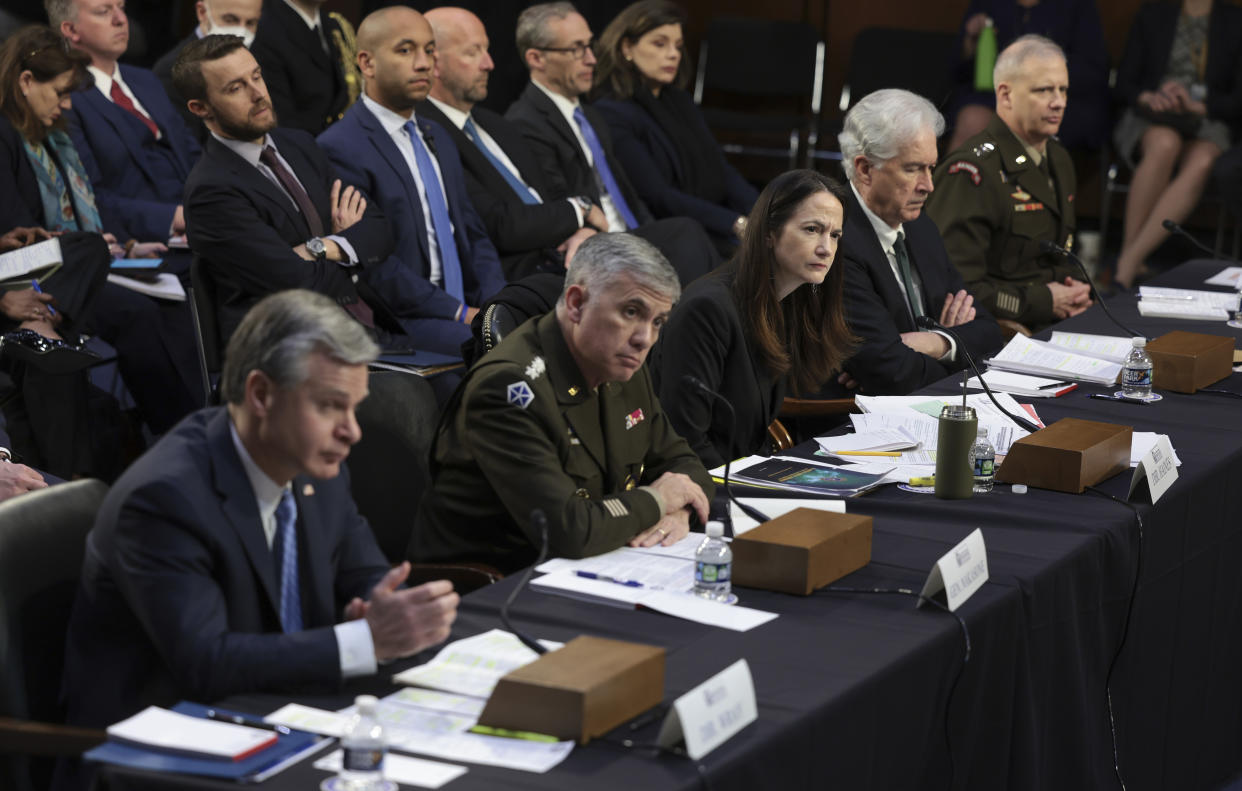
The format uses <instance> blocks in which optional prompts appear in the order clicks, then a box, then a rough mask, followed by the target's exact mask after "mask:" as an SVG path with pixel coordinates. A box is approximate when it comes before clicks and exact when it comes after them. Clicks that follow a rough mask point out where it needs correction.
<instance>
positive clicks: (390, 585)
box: [64, 290, 458, 727]
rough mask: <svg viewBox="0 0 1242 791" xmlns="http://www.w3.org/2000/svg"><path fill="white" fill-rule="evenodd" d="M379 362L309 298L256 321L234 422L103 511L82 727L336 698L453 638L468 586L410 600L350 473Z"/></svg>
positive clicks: (75, 689)
mask: <svg viewBox="0 0 1242 791" xmlns="http://www.w3.org/2000/svg"><path fill="white" fill-rule="evenodd" d="M378 352H379V349H378V348H377V347H376V345H375V343H374V342H373V341H372V340H371V339H370V338H369V337H368V336H367V334H366V332H365V330H363V329H362V328H361V327H359V326H358V325H357V324H356V323H354V322H353V321H351V320H350V319H349V318H348V317H346V316H345V315H344V314H342V313H341V312H340V310H339V309H338V308H337V307H336V305H335V304H334V303H333V302H332V301H331V300H329V299H327V298H326V297H323V296H321V295H318V294H313V293H311V292H307V291H301V290H295V291H288V292H284V293H281V294H277V295H274V296H272V297H269V298H268V299H266V300H264V301H262V302H261V303H259V305H257V306H256V307H255V309H254V310H253V311H252V312H251V313H250V314H249V315H248V316H247V317H246V319H245V320H243V322H242V324H241V326H240V327H239V329H238V331H237V334H236V335H235V336H234V337H233V339H232V341H231V342H230V346H229V349H228V354H227V355H226V357H225V367H224V373H223V377H222V379H221V388H222V394H223V397H224V399H225V401H226V406H224V407H214V408H208V409H204V410H202V411H200V412H197V413H195V414H194V415H192V416H190V417H189V418H187V419H186V420H185V421H183V422H182V423H180V424H179V425H178V426H177V428H176V429H175V430H173V431H172V432H170V433H169V434H168V435H167V436H165V437H164V438H163V439H162V440H160V442H159V443H157V444H156V445H155V446H154V447H153V448H152V449H151V450H150V451H149V452H148V453H147V454H145V455H144V456H143V457H142V458H140V459H139V460H138V461H137V462H135V463H134V464H133V466H131V467H130V468H129V469H128V470H127V471H126V472H125V474H124V475H122V476H121V478H120V479H119V480H118V481H117V482H116V484H114V485H113V487H112V489H111V491H110V492H109V493H108V496H107V498H106V499H105V500H104V503H103V505H102V506H101V507H100V510H99V515H98V517H97V519H96V522H95V527H94V529H93V530H92V531H91V533H90V535H89V536H88V538H87V550H86V560H85V564H84V568H83V573H82V581H81V584H80V587H79V591H78V597H77V600H76V602H75V604H74V609H73V613H72V615H71V617H70V623H69V632H68V641H67V644H66V647H65V671H64V697H65V703H66V705H67V710H68V718H69V721H70V722H73V723H76V724H79V725H87V726H91V727H103V726H105V725H107V724H109V723H112V722H115V721H117V720H119V719H121V718H123V717H127V716H129V715H131V714H133V713H135V712H136V711H138V710H139V709H141V708H142V707H143V706H145V705H148V704H151V703H154V704H158V705H169V704H171V703H174V702H176V701H177V700H179V699H183V698H188V699H191V700H202V701H213V700H218V699H220V698H222V697H226V696H229V695H236V694H240V693H246V692H260V691H272V690H281V689H286V690H287V689H292V688H305V687H308V686H315V687H327V688H332V687H335V686H337V685H338V684H339V683H340V682H341V681H342V680H344V679H349V678H352V677H355V676H362V675H369V674H372V673H374V672H375V671H376V669H377V663H379V662H384V661H388V660H391V659H395V658H398V657H402V656H408V655H410V654H413V653H415V652H418V651H421V650H422V649H424V648H427V647H428V646H431V645H434V644H436V643H439V642H440V641H442V640H444V639H445V638H446V637H447V636H448V633H449V626H450V624H451V623H452V621H453V619H454V618H455V616H456V610H457V601H458V597H457V595H456V594H454V593H453V592H452V585H451V583H449V582H447V581H443V580H440V581H435V582H430V583H427V584H425V585H422V586H419V587H416V588H409V589H401V588H400V586H401V584H402V583H403V582H404V581H405V579H406V577H407V575H408V574H409V570H410V567H409V565H408V564H402V565H401V566H398V567H396V568H394V569H391V570H390V569H389V568H388V564H387V562H386V561H385V559H384V556H383V554H382V553H381V552H380V550H379V547H378V546H377V544H376V542H375V536H374V535H373V534H372V532H371V530H370V527H369V526H368V525H367V522H366V520H365V519H364V518H362V517H361V516H360V515H359V514H358V510H357V508H356V507H355V505H354V502H353V499H352V497H351V495H350V486H349V475H348V473H347V472H346V471H344V470H343V469H342V462H344V461H345V459H346V457H347V456H348V455H349V450H350V447H351V446H352V445H353V444H354V443H355V442H357V441H358V439H359V438H360V432H359V430H358V423H357V420H356V419H355V417H354V410H355V408H356V407H357V405H358V403H359V402H360V401H361V400H362V399H363V398H365V397H366V395H367V364H368V363H369V362H371V361H373V360H374V359H375V357H376V355H377V354H378ZM364 597H365V600H364Z"/></svg>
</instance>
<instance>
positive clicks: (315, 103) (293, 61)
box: [252, 0, 362, 135]
mask: <svg viewBox="0 0 1242 791" xmlns="http://www.w3.org/2000/svg"><path fill="white" fill-rule="evenodd" d="M323 2H324V0H264V2H263V17H262V19H261V20H260V22H259V32H258V34H257V35H256V36H255V39H254V47H253V48H252V49H253V50H254V56H255V58H256V59H257V60H258V61H259V65H261V66H262V67H263V79H264V80H266V81H267V84H268V89H269V90H270V91H271V96H272V106H273V107H275V109H276V115H277V116H278V117H279V118H280V123H281V124H282V125H283V126H291V127H294V128H297V129H302V130H304V131H306V132H310V133H311V134H312V135H317V134H319V133H320V132H322V131H323V130H324V129H327V128H328V126H330V125H331V124H333V123H335V122H337V121H339V120H340V119H341V116H342V115H344V113H345V110H346V109H347V108H348V107H349V106H350V105H351V104H353V102H354V100H355V99H357V98H358V94H359V92H360V91H361V87H362V86H361V82H360V79H359V77H358V70H357V66H356V64H355V63H354V56H355V49H356V46H355V43H354V29H353V26H351V25H350V24H349V22H348V21H347V20H346V19H345V17H343V16H341V15H340V14H337V13H328V14H325V13H323V12H322V9H321V6H322V5H323Z"/></svg>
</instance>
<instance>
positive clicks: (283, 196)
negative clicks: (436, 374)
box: [173, 36, 400, 338]
mask: <svg viewBox="0 0 1242 791" xmlns="http://www.w3.org/2000/svg"><path fill="white" fill-rule="evenodd" d="M173 79H174V81H175V82H176V85H177V90H178V91H180V92H181V95H182V96H185V97H186V99H187V100H188V102H189V106H190V109H191V110H192V111H193V112H194V114H195V115H197V116H198V117H199V118H202V119H203V123H204V124H205V125H206V126H207V129H208V130H209V131H210V132H211V136H210V138H209V139H208V140H207V148H206V151H205V153H204V154H203V157H202V159H200V160H199V163H198V165H196V166H195V168H194V170H193V171H192V172H191V173H190V178H189V179H188V181H187V182H186V194H185V201H186V215H187V217H192V218H194V220H193V222H192V224H191V225H190V234H189V241H190V248H191V249H192V250H193V251H194V253H195V254H196V255H198V256H200V258H201V260H202V262H203V264H204V267H205V270H206V272H207V273H208V274H209V276H210V277H211V278H212V280H214V281H215V285H216V289H217V294H218V310H219V313H220V317H219V318H220V328H221V332H222V334H223V337H224V338H228V336H229V335H230V334H231V333H232V331H233V329H234V328H235V327H236V326H237V324H238V322H239V321H240V320H241V317H242V315H244V314H245V312H246V311H247V310H248V309H249V308H250V307H251V306H252V305H254V303H256V302H258V301H259V300H260V299H261V298H263V297H265V296H267V295H268V294H271V293H273V292H276V291H283V290H285V289H289V288H306V289H310V290H311V291H317V292H319V293H321V294H326V295H327V296H329V297H332V298H333V299H335V300H336V301H337V302H338V304H340V305H341V306H342V307H344V308H345V309H346V310H348V311H349V312H350V313H351V314H352V315H353V316H354V317H355V318H357V319H358V320H359V321H361V322H362V323H363V324H366V325H367V326H368V327H370V328H374V327H375V318H376V317H375V315H374V314H373V313H372V307H375V308H378V309H380V318H381V320H383V319H384V318H386V314H385V309H386V306H385V305H384V304H383V302H382V300H380V299H379V297H378V296H377V295H374V294H373V293H368V294H367V299H368V300H369V301H370V302H371V304H370V305H368V302H367V301H364V300H363V299H362V298H361V297H360V295H359V292H358V288H359V286H358V284H357V283H358V278H357V276H356V275H357V272H356V271H355V270H356V268H357V267H365V266H373V265H376V264H378V263H380V262H382V261H384V260H385V259H386V258H388V256H389V254H390V253H391V252H392V247H393V241H392V233H391V232H390V230H389V227H388V223H387V221H386V220H385V219H384V216H383V214H381V213H380V212H379V210H378V209H376V208H375V207H374V206H371V205H368V204H367V201H366V200H365V199H364V198H363V197H362V194H361V193H360V192H358V191H356V190H355V189H354V188H353V187H352V186H347V185H343V184H342V183H341V182H340V180H339V179H337V178H336V176H335V173H334V171H333V169H332V166H331V164H329V162H328V159H327V157H326V156H325V155H324V154H323V152H322V151H320V150H319V148H318V146H316V145H315V141H314V140H313V139H312V138H311V137H310V136H309V135H308V134H306V133H305V132H301V131H299V130H294V129H276V114H275V112H274V110H273V108H272V104H271V101H270V100H269V99H268V93H267V86H266V85H265V84H264V80H263V74H262V72H261V71H260V69H259V64H258V63H257V62H256V61H255V58H254V56H253V55H251V54H250V52H249V51H248V50H247V49H246V48H245V47H244V46H243V45H242V42H241V39H239V38H237V37H236V36H207V37H205V38H203V39H200V40H198V41H195V42H193V43H191V44H190V45H189V46H187V47H186V48H185V50H184V51H183V52H182V53H181V57H180V58H179V59H178V61H177V63H176V65H175V66H174V67H173ZM384 329H387V330H390V331H399V330H400V328H399V327H398V326H393V325H392V324H386V325H385V327H384Z"/></svg>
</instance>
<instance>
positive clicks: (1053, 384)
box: [966, 368, 1074, 398]
mask: <svg viewBox="0 0 1242 791" xmlns="http://www.w3.org/2000/svg"><path fill="white" fill-rule="evenodd" d="M983 381H985V382H986V383H987V385H988V387H990V388H992V391H993V392H995V393H1010V394H1013V395H1020V396H1022V397H1024V398H1055V397H1056V395H1057V393H1059V392H1061V391H1062V390H1065V389H1066V388H1069V387H1073V385H1074V383H1073V382H1067V381H1066V380H1064V379H1050V378H1048V377H1044V376H1032V375H1030V374H1019V373H1014V372H1013V371H1002V370H1001V369H999V368H992V369H990V370H988V371H987V372H986V373H984V374H983ZM966 386H967V387H969V388H970V389H971V390H982V389H983V385H982V384H980V383H979V377H977V376H972V377H970V379H968V380H967V381H966Z"/></svg>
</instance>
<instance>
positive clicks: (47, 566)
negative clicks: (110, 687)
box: [0, 479, 108, 791]
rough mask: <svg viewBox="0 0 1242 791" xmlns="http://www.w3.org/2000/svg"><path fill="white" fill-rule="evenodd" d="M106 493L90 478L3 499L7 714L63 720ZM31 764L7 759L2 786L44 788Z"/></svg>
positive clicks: (0, 593)
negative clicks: (69, 653) (83, 583)
mask: <svg viewBox="0 0 1242 791" xmlns="http://www.w3.org/2000/svg"><path fill="white" fill-rule="evenodd" d="M107 491H108V487H107V486H106V485H105V484H104V483H102V482H101V481H97V480H93V479H88V480H82V481H74V482H73V483H65V484H59V485H57V486H50V487H48V488H46V489H41V490H39V491H37V492H30V493H28V494H23V495H20V496H18V497H14V498H11V499H9V500H6V501H5V502H3V503H0V667H3V668H4V672H3V673H2V674H0V717H11V718H13V719H17V720H29V721H35V722H40V723H62V722H64V711H63V710H62V708H61V706H60V702H59V701H60V684H61V672H62V670H63V669H64V660H65V634H66V629H67V627H68V624H69V612H70V610H71V609H72V607H73V599H74V596H75V595H76V592H77V587H78V578H79V576H80V575H81V571H82V558H83V556H84V554H85V549H86V534H87V533H88V532H90V529H91V526H92V525H93V524H94V522H95V513H96V512H97V511H98V510H99V504H100V503H101V502H102V501H103V497H104V494H106V493H107ZM32 768H33V767H32V765H31V764H30V763H29V762H28V761H27V760H26V759H24V758H22V757H20V756H8V757H4V758H3V760H0V787H4V788H9V789H17V790H18V791H20V790H22V789H27V788H36V787H38V786H39V785H40V783H39V782H36V781H34V780H32V778H31V771H32ZM43 768H46V767H43Z"/></svg>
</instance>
